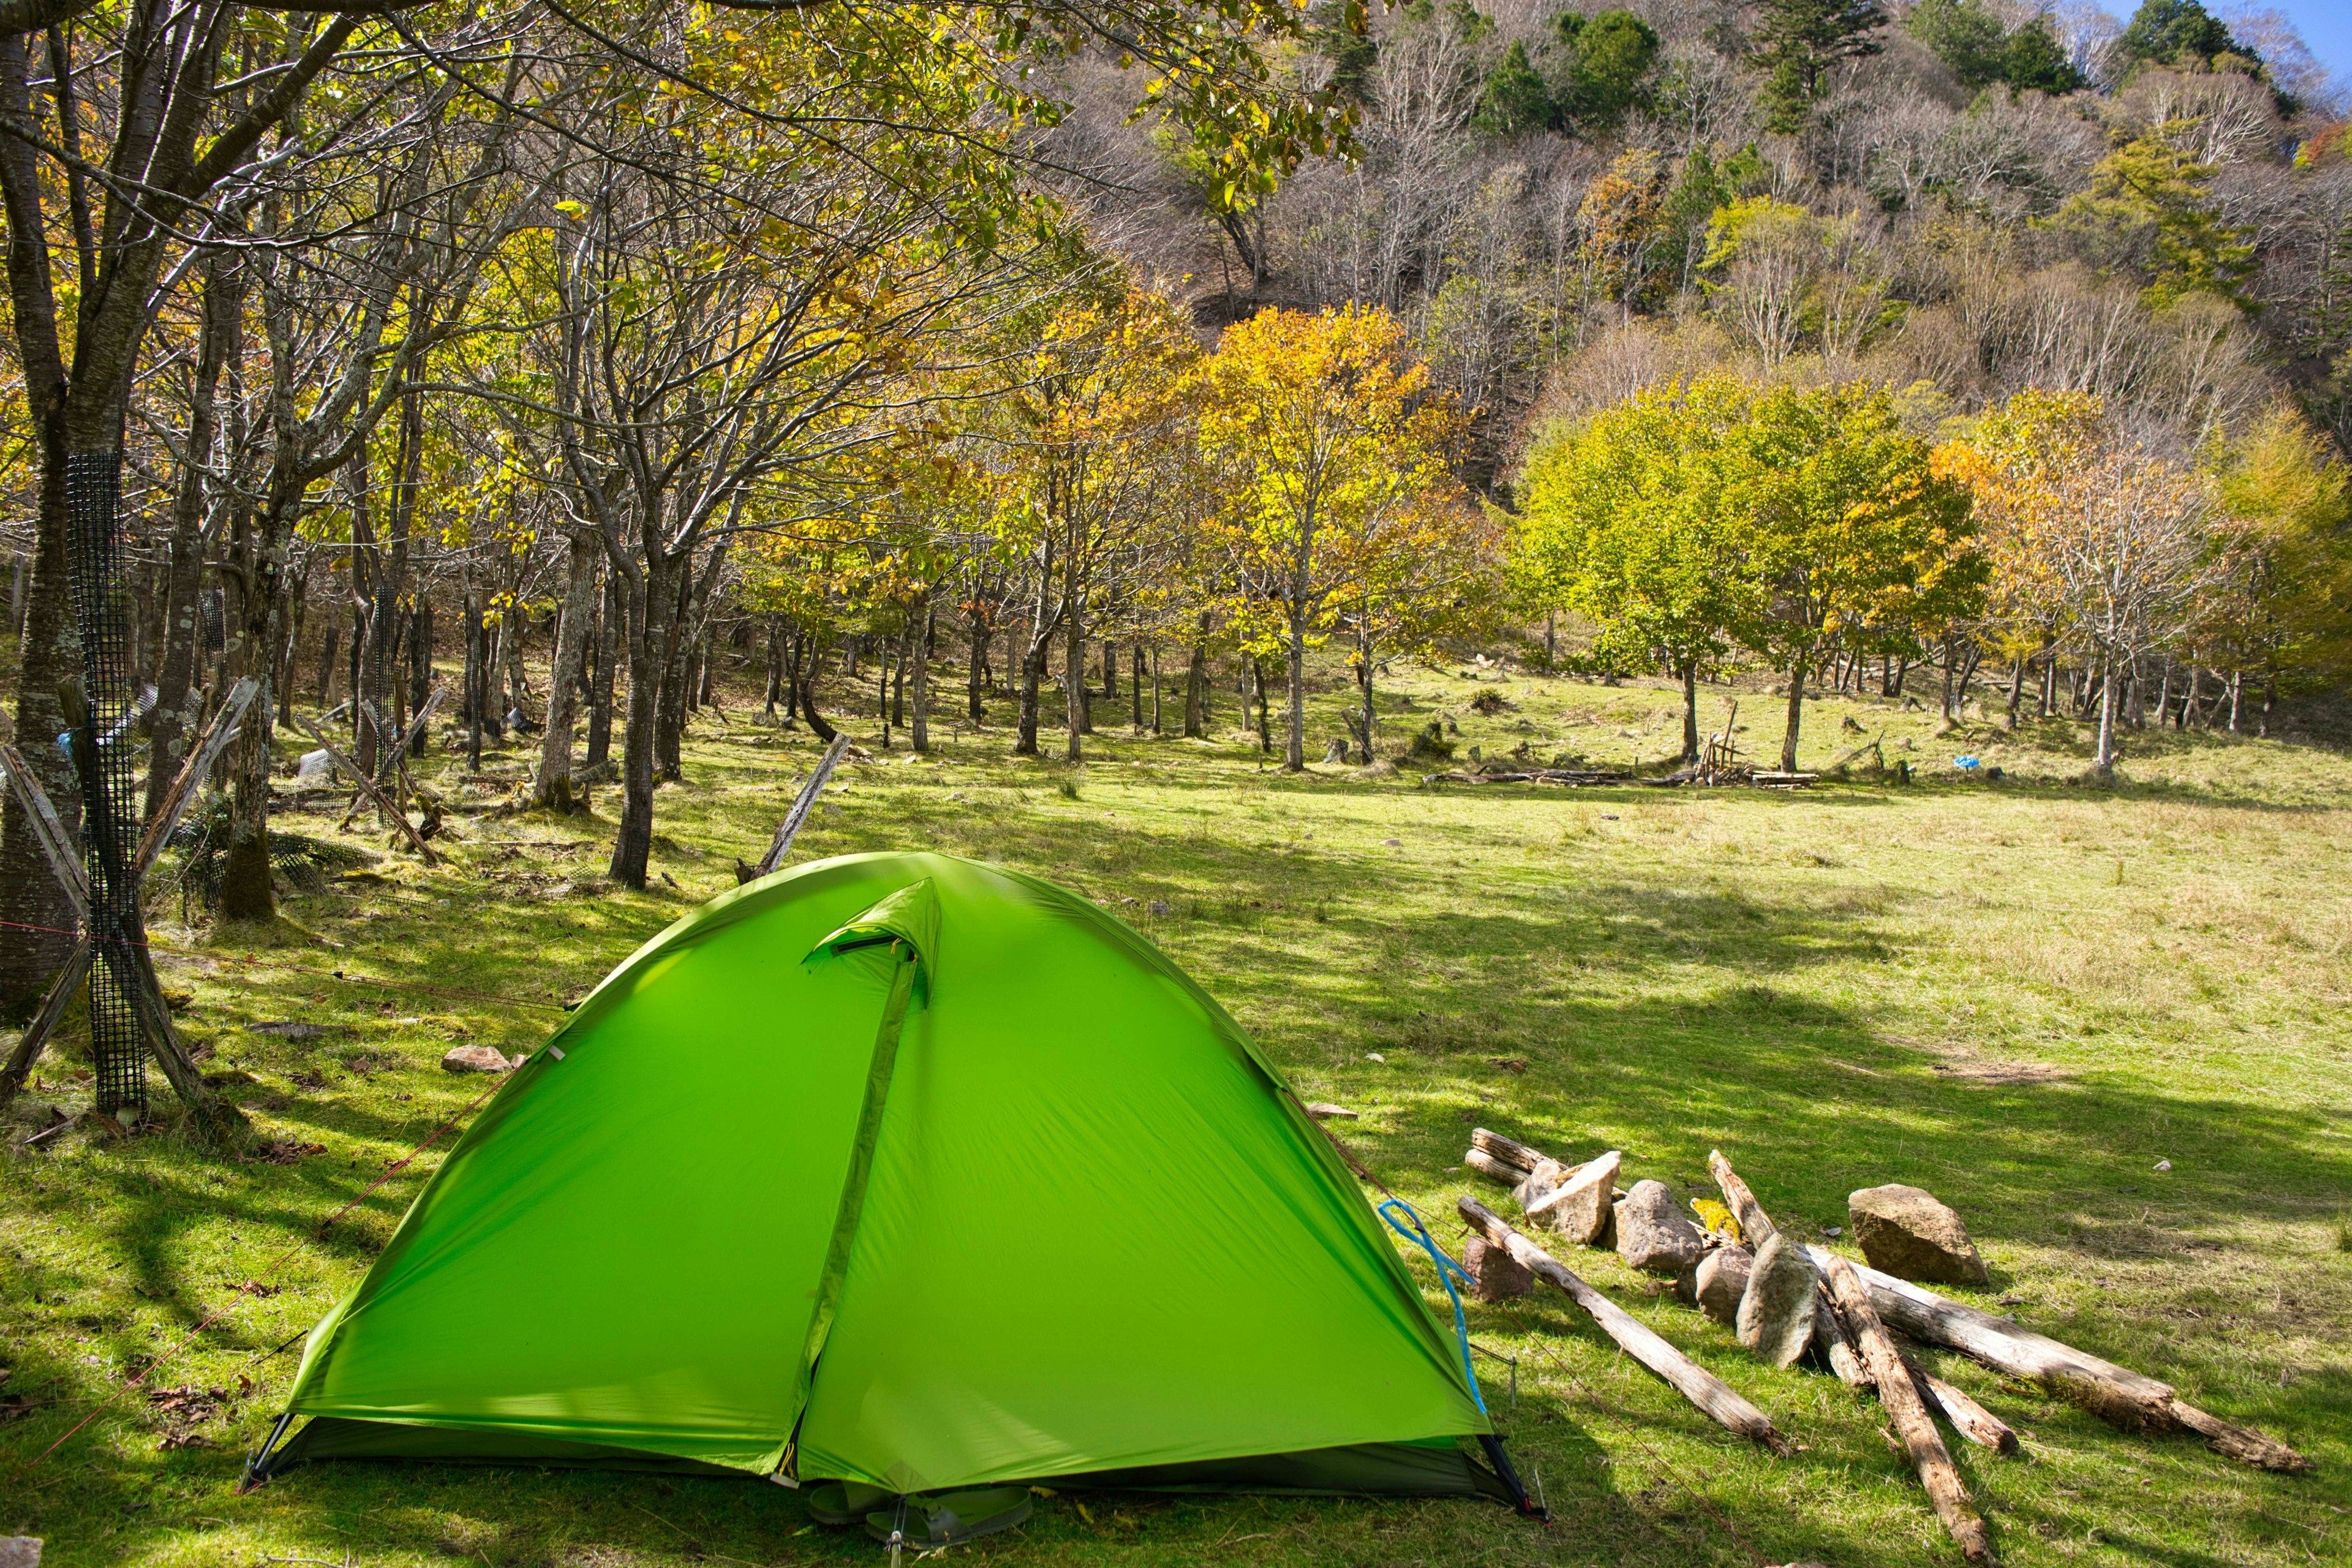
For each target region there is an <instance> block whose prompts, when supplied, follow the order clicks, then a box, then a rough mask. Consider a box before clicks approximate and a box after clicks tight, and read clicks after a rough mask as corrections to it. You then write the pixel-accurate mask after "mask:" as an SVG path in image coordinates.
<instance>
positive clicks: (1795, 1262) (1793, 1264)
mask: <svg viewBox="0 0 2352 1568" xmlns="http://www.w3.org/2000/svg"><path fill="white" fill-rule="evenodd" d="M1821 1282H1822V1275H1821V1270H1819V1269H1818V1268H1814V1267H1813V1260H1812V1259H1811V1258H1808V1257H1806V1256H1805V1248H1804V1247H1803V1245H1802V1244H1801V1243H1799V1242H1794V1241H1791V1240H1790V1239H1789V1237H1787V1235H1786V1234H1785V1233H1780V1232H1775V1233H1774V1235H1773V1237H1772V1238H1771V1239H1770V1240H1769V1241H1767V1242H1766V1243H1765V1244H1764V1246H1763V1247H1762V1248H1761V1249H1760V1250H1759V1252H1758V1253H1757V1254H1756V1261H1755V1263H1754V1265H1753V1266H1752V1267H1751V1268H1750V1269H1749V1271H1748V1289H1747V1290H1746V1291H1745V1292H1744V1293H1742V1295H1741V1296H1740V1298H1739V1312H1738V1318H1737V1320H1736V1322H1735V1326H1736V1327H1737V1329H1738V1332H1739V1342H1740V1343H1741V1344H1743V1345H1746V1346H1747V1347H1748V1349H1749V1350H1751V1351H1754V1352H1756V1354H1757V1357H1758V1359H1759V1360H1762V1361H1768V1362H1770V1363H1772V1364H1773V1365H1774V1366H1790V1365H1792V1364H1794V1363H1795V1362H1796V1360H1797V1358H1798V1357H1799V1356H1801V1355H1803V1354H1804V1353H1805V1347H1806V1346H1807V1345H1810V1344H1811V1343H1812V1342H1813V1310H1814V1307H1813V1300H1814V1294H1815V1291H1816V1290H1817V1289H1819V1287H1820V1285H1821Z"/></svg>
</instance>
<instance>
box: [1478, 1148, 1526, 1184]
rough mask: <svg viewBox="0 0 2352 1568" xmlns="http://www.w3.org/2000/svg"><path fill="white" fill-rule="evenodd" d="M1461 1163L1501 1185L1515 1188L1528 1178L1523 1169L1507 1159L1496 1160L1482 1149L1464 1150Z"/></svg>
mask: <svg viewBox="0 0 2352 1568" xmlns="http://www.w3.org/2000/svg"><path fill="white" fill-rule="evenodd" d="M1462 1163H1464V1164H1465V1165H1467V1166H1469V1167H1470V1168H1471V1169H1472V1170H1474V1171H1475V1172H1477V1173H1479V1174H1480V1175H1482V1176H1486V1177H1488V1178H1490V1179H1491V1180H1494V1181H1497V1182H1500V1183H1502V1184H1503V1185H1505V1186H1507V1187H1510V1188H1513V1189H1515V1190H1516V1189H1517V1186H1518V1184H1520V1183H1521V1182H1524V1181H1526V1180H1527V1179H1528V1173H1526V1172H1525V1171H1523V1170H1521V1169H1519V1167H1517V1165H1514V1164H1511V1163H1508V1162H1507V1161H1502V1160H1497V1159H1496V1158H1495V1156H1494V1155H1492V1154H1489V1153H1488V1152H1486V1151H1485V1150H1484V1149H1465V1150H1464V1151H1463V1152H1462Z"/></svg>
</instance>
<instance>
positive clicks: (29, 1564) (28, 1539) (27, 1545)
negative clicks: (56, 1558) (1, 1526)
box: [0, 1535, 41, 1568]
mask: <svg viewBox="0 0 2352 1568" xmlns="http://www.w3.org/2000/svg"><path fill="white" fill-rule="evenodd" d="M0 1568H41V1538H40V1537H39V1536H37V1535H0Z"/></svg>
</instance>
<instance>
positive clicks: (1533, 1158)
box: [1470, 1127, 1568, 1181]
mask: <svg viewBox="0 0 2352 1568" xmlns="http://www.w3.org/2000/svg"><path fill="white" fill-rule="evenodd" d="M1470 1146H1471V1147H1472V1148H1474V1149H1484V1150H1485V1151H1486V1152H1487V1153H1489V1154H1492V1155H1493V1156H1495V1158H1496V1159H1497V1160H1500V1161H1501V1162H1502V1163H1505V1164H1506V1165H1517V1167H1518V1168H1519V1174H1518V1180H1520V1181H1525V1180H1526V1179H1527V1175H1528V1172H1530V1171H1532V1170H1534V1169H1535V1168H1536V1167H1537V1166H1538V1165H1539V1164H1541V1163H1543V1162H1544V1161H1546V1160H1549V1159H1550V1158H1551V1156H1550V1155H1549V1154H1547V1153H1545V1152H1543V1151H1542V1150H1540V1149H1531V1148H1529V1147H1528V1145H1526V1144H1525V1143H1522V1142H1519V1141H1518V1140H1517V1139H1516V1138H1506V1137H1504V1136H1503V1135H1502V1134H1501V1133H1499V1132H1489V1131H1487V1130H1486V1129H1485V1128H1484V1127H1474V1128H1472V1129H1471V1130H1470ZM1559 1163H1561V1164H1566V1163H1568V1162H1567V1161H1565V1160H1562V1161H1560V1162H1559Z"/></svg>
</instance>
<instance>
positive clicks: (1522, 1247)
mask: <svg viewBox="0 0 2352 1568" xmlns="http://www.w3.org/2000/svg"><path fill="white" fill-rule="evenodd" d="M1455 1207H1456V1208H1457V1210H1458V1211H1459V1212H1460V1214H1461V1215H1462V1218H1463V1219H1464V1221H1465V1222H1466V1223H1467V1224H1468V1225H1469V1226H1470V1229H1471V1231H1472V1233H1473V1234H1475V1235H1477V1236H1481V1237H1485V1238H1486V1241H1487V1243H1488V1244H1489V1245H1490V1246H1495V1247H1501V1248H1503V1249H1504V1250H1505V1251H1506V1252H1508V1253H1509V1254H1510V1255H1511V1257H1512V1258H1513V1260H1514V1261H1516V1262H1517V1264H1518V1265H1519V1266H1520V1267H1521V1268H1525V1269H1527V1270H1528V1272H1529V1273H1531V1274H1534V1275H1535V1276H1536V1277H1537V1278H1538V1279H1543V1280H1545V1281H1546V1282H1548V1283H1549V1284H1551V1285H1553V1286H1555V1287H1557V1288H1558V1289H1559V1290H1560V1291H1562V1292H1563V1293H1564V1294H1566V1296H1567V1297H1568V1299H1569V1300H1571V1301H1574V1302H1575V1303H1576V1304H1577V1305H1578V1306H1579V1307H1581V1308H1582V1309H1583V1310H1584V1311H1585V1314H1586V1315H1587V1316H1589V1317H1590V1318H1591V1320H1592V1321H1593V1322H1594V1323H1595V1324H1597V1325H1598V1326H1599V1327H1600V1329H1601V1332H1602V1333H1604V1334H1607V1335H1608V1336H1609V1337H1610V1338H1611V1339H1612V1340H1614V1341H1615V1342H1617V1344H1618V1347H1619V1348H1620V1349H1622V1350H1623V1351H1624V1352H1625V1353H1626V1354H1627V1355H1630V1356H1632V1357H1633V1359H1634V1360H1635V1361H1638V1362H1640V1363H1642V1364H1643V1366H1645V1367H1648V1368H1649V1369H1650V1370H1651V1371H1652V1372H1654V1373H1657V1374H1658V1376H1659V1377H1661V1378H1663V1379H1664V1380H1665V1382H1666V1383H1667V1384H1668V1385H1670V1386H1671V1387H1672V1388H1673V1389H1674V1390H1675V1392H1676V1393H1678V1394H1681V1395H1682V1396H1683V1397H1684V1398H1685V1399H1687V1400H1689V1401H1690V1402H1691V1403H1692V1404H1693V1405H1697V1406H1698V1407H1699V1409H1700V1410H1702V1411H1704V1412H1706V1415H1708V1416H1709V1417H1711V1418H1712V1419H1713V1420H1715V1421H1717V1422H1718V1423H1720V1424H1721V1425H1722V1426H1726V1427H1727V1428H1729V1429H1730V1430H1731V1431H1734V1432H1737V1433H1738V1434H1739V1435H1740V1436H1743V1437H1747V1438H1750V1439H1753V1440H1754V1441H1756V1442H1759V1443H1761V1444H1763V1445H1764V1446H1765V1447H1768V1448H1769V1449H1771V1450H1772V1451H1773V1452H1774V1453H1776V1454H1786V1453H1788V1452H1790V1445H1789V1440H1788V1439H1787V1438H1785V1437H1783V1436H1781V1435H1780V1430H1779V1429H1778V1428H1777V1427H1775V1426H1773V1425H1772V1418H1771V1417H1770V1416H1769V1415H1765V1414H1764V1412H1762V1411H1761V1410H1759V1409H1757V1408H1756V1406H1754V1405H1750V1404H1749V1403H1748V1401H1747V1400H1746V1399H1744V1398H1742V1397H1740V1395H1739V1394H1738V1392H1737V1391H1736V1390H1734V1389H1733V1388H1732V1387H1731V1385H1730V1384H1727V1383H1725V1382H1724V1381H1723V1380H1722V1379H1721V1378H1719V1377H1717V1376H1716V1375H1715V1374H1714V1373H1711V1372H1709V1371H1707V1370H1706V1368H1705V1367H1703V1366H1701V1365H1699V1364H1698V1363H1696V1362H1695V1361H1693V1360H1691V1359H1690V1357H1688V1356H1686V1355H1685V1354H1683V1352H1680V1351H1678V1350H1676V1349H1675V1347H1674V1346H1673V1345H1671V1344H1668V1343H1667V1342H1665V1341H1664V1340H1663V1339H1661V1338H1660V1337H1659V1336H1658V1335H1657V1334H1655V1333H1654V1332H1653V1331H1651V1330H1650V1329H1649V1328H1648V1327H1647V1326H1646V1325H1644V1324H1643V1322H1642V1321H1640V1320H1639V1319H1637V1318H1635V1317H1634V1316H1633V1314H1632V1313H1631V1312H1628V1311H1627V1310H1625V1309H1624V1308H1622V1307H1620V1306H1619V1305H1618V1304H1617V1303H1616V1302H1614V1301H1612V1300H1610V1299H1609V1298H1608V1297H1606V1296H1604V1295H1602V1294H1601V1292H1600V1291H1598V1290H1596V1289H1593V1288H1592V1287H1591V1286H1590V1285H1588V1284H1586V1283H1585V1282H1584V1281H1583V1280H1582V1279H1578V1278H1577V1277H1576V1275H1575V1274H1573V1273H1571V1272H1570V1270H1569V1269H1568V1268H1566V1267H1564V1266H1563V1265H1562V1264H1561V1263H1560V1262H1559V1259H1558V1258H1554V1257H1552V1256H1551V1254H1549V1253H1548V1252H1546V1251H1545V1250H1544V1249H1543V1248H1542V1247H1538V1246H1537V1245H1536V1244H1535V1243H1534V1242H1532V1241H1529V1240H1528V1238H1527V1237H1524V1236H1521V1235H1520V1234H1519V1233H1518V1232H1517V1230H1514V1229H1513V1228H1512V1227H1511V1226H1509V1225H1508V1224H1507V1223H1506V1222H1505V1221H1504V1220H1503V1219H1502V1217H1501V1216H1500V1215H1496V1213H1495V1212H1494V1211H1493V1210H1492V1209H1490V1208H1488V1207H1487V1206H1486V1205H1484V1204H1482V1203H1480V1202H1479V1201H1478V1200H1477V1199H1475V1198H1472V1197H1465V1198H1462V1199H1460V1200H1459V1201H1458V1202H1457V1203H1456V1205H1455Z"/></svg>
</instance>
